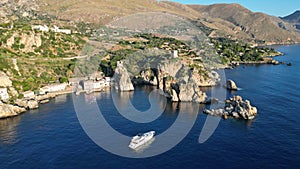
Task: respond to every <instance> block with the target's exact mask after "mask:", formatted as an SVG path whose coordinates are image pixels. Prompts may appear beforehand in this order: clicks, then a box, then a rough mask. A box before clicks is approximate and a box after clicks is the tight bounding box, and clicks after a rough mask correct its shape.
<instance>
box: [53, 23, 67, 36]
mask: <svg viewBox="0 0 300 169" xmlns="http://www.w3.org/2000/svg"><path fill="white" fill-rule="evenodd" d="M51 31H53V32H56V33H64V34H71V33H72V31H71V30H70V29H60V28H59V27H57V26H56V25H54V26H53V28H51Z"/></svg>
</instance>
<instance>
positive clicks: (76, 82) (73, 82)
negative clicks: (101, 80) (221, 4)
mask: <svg viewBox="0 0 300 169" xmlns="http://www.w3.org/2000/svg"><path fill="white" fill-rule="evenodd" d="M85 80H87V78H86V77H74V78H69V85H70V86H75V85H79V83H80V82H81V81H85Z"/></svg>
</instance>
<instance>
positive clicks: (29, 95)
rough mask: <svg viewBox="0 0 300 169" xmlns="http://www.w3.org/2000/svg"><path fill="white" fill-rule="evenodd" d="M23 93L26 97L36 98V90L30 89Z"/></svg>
mask: <svg viewBox="0 0 300 169" xmlns="http://www.w3.org/2000/svg"><path fill="white" fill-rule="evenodd" d="M22 94H23V96H24V98H27V99H28V98H29V99H32V98H34V96H35V95H34V92H33V91H31V90H29V91H26V92H23V93H22Z"/></svg>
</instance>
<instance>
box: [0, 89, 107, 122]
mask: <svg viewBox="0 0 300 169" xmlns="http://www.w3.org/2000/svg"><path fill="white" fill-rule="evenodd" d="M107 88H108V87H103V88H100V89H94V90H93V91H86V90H80V92H79V94H81V93H84V94H91V93H95V92H103V91H106V90H107ZM67 94H76V95H77V93H76V91H75V90H74V88H72V87H69V88H68V89H66V90H63V91H59V92H52V93H47V94H44V95H36V96H35V97H34V98H23V99H17V100H16V102H18V103H16V102H15V103H14V104H7V103H3V102H0V105H1V106H2V107H4V109H10V110H11V112H10V113H8V114H7V115H6V116H5V115H3V116H2V117H1V116H0V120H4V119H8V118H14V117H16V116H19V115H21V114H23V113H26V112H28V111H30V110H35V109H39V107H40V106H41V105H43V104H47V103H49V101H50V99H55V98H56V97H57V96H61V95H67ZM29 102H31V103H32V102H35V103H34V105H35V106H33V107H32V108H30V106H28V105H26V106H25V103H27V104H29ZM21 105H22V106H21Z"/></svg>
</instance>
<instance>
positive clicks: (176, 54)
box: [172, 50, 178, 58]
mask: <svg viewBox="0 0 300 169" xmlns="http://www.w3.org/2000/svg"><path fill="white" fill-rule="evenodd" d="M172 58H178V51H177V50H173V51H172Z"/></svg>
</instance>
